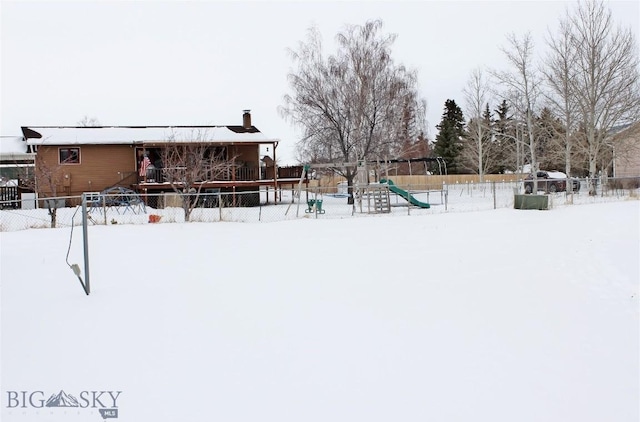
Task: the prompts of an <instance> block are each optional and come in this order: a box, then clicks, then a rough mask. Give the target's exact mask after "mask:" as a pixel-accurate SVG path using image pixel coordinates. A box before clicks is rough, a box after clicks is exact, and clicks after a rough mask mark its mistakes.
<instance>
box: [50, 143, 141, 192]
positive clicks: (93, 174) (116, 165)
mask: <svg viewBox="0 0 640 422" xmlns="http://www.w3.org/2000/svg"><path fill="white" fill-rule="evenodd" d="M71 147H74V148H75V147H79V148H80V164H65V165H60V167H59V171H60V173H61V174H62V175H63V177H64V176H69V177H68V178H67V180H70V183H69V186H63V188H62V189H61V190H60V191H59V195H69V196H76V195H81V194H82V193H83V192H99V191H102V190H104V189H106V188H108V187H111V186H114V185H122V186H125V187H129V186H130V185H131V184H133V183H136V182H137V179H136V178H135V177H128V176H131V175H132V174H135V172H136V162H135V151H134V148H133V147H132V146H130V145H72V146H71ZM63 148H66V146H65V147H63ZM38 155H40V156H41V157H42V159H43V160H44V161H45V162H46V163H47V164H48V165H49V166H50V167H51V168H54V167H55V166H58V146H47V147H44V146H40V147H39V148H38ZM127 177H128V178H127Z"/></svg>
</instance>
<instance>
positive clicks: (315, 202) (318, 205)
mask: <svg viewBox="0 0 640 422" xmlns="http://www.w3.org/2000/svg"><path fill="white" fill-rule="evenodd" d="M314 206H315V210H314ZM304 212H317V213H318V214H324V210H323V209H322V199H309V200H308V201H307V209H306V210H304Z"/></svg>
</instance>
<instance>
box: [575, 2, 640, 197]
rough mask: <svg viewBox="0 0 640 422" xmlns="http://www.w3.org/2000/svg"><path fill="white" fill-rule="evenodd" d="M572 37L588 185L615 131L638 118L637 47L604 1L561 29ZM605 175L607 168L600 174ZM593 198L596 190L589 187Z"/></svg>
mask: <svg viewBox="0 0 640 422" xmlns="http://www.w3.org/2000/svg"><path fill="white" fill-rule="evenodd" d="M562 24H563V25H567V26H568V27H569V28H570V29H569V30H570V32H571V38H570V39H571V48H572V50H573V51H572V53H573V55H572V56H571V58H572V63H573V67H574V71H573V72H572V77H571V78H570V79H569V81H570V83H571V87H570V90H571V94H572V95H573V96H574V98H575V102H576V106H577V110H578V113H579V119H580V125H581V126H582V128H583V130H584V136H585V142H584V147H585V149H586V151H585V153H586V156H587V158H588V161H589V177H590V178H589V180H592V179H593V178H595V177H596V175H597V171H598V162H599V161H600V159H601V155H602V154H603V153H605V152H606V153H610V152H611V150H612V149H613V148H614V145H613V144H612V142H614V141H615V138H614V137H612V129H613V128H614V127H616V126H617V125H621V124H624V123H630V122H633V121H636V120H637V119H638V117H639V116H640V75H639V70H638V69H639V64H640V61H639V59H638V45H637V43H636V40H635V38H634V36H633V33H632V32H631V29H630V28H621V27H617V28H616V27H614V22H613V19H612V17H611V11H610V10H609V9H607V8H606V7H605V5H604V3H603V2H601V1H590V0H589V1H585V2H581V3H579V4H578V6H577V8H576V10H575V11H574V12H573V13H568V14H567V16H566V18H565V20H564V21H563V23H562ZM601 170H602V171H603V172H605V175H606V171H607V168H606V167H604V168H602V169H601ZM589 193H590V194H595V186H594V185H593V184H592V183H589Z"/></svg>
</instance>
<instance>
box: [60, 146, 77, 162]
mask: <svg viewBox="0 0 640 422" xmlns="http://www.w3.org/2000/svg"><path fill="white" fill-rule="evenodd" d="M58 152H59V156H60V164H80V148H59V150H58Z"/></svg>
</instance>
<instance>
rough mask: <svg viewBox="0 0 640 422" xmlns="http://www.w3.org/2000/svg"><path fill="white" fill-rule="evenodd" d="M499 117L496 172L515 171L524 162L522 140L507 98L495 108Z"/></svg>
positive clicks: (495, 130)
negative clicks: (519, 137)
mask: <svg viewBox="0 0 640 422" xmlns="http://www.w3.org/2000/svg"><path fill="white" fill-rule="evenodd" d="M494 112H495V114H496V116H497V118H496V120H495V122H494V133H495V137H496V139H495V142H496V143H497V157H496V169H495V172H496V173H505V172H506V171H515V170H516V169H517V168H518V166H519V165H521V164H522V158H518V157H521V156H522V152H521V150H522V142H520V141H519V140H518V133H517V131H516V122H515V121H514V119H513V116H512V115H511V111H510V110H509V104H508V103H507V101H506V100H502V103H500V105H499V106H498V108H497V109H495V110H494Z"/></svg>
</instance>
